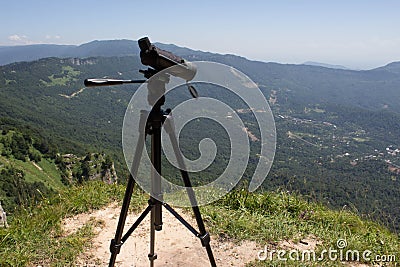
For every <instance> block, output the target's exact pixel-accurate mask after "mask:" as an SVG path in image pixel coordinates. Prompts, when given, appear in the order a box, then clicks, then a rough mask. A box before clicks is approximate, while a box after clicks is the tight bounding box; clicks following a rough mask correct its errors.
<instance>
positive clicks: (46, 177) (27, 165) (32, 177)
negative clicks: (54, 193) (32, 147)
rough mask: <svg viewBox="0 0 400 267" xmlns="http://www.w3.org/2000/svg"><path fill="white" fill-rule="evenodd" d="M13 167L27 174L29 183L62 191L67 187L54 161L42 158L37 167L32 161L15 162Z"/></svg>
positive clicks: (26, 177) (26, 178)
mask: <svg viewBox="0 0 400 267" xmlns="http://www.w3.org/2000/svg"><path fill="white" fill-rule="evenodd" d="M12 162H13V165H14V166H15V167H16V168H18V169H21V170H24V172H25V180H26V181H27V182H30V183H33V182H43V183H44V184H45V185H46V186H47V187H48V188H51V189H54V190H61V189H63V188H64V187H65V185H64V184H63V183H62V182H61V175H60V172H59V170H57V167H56V165H55V164H54V162H53V161H52V160H49V159H46V158H42V160H41V161H40V162H39V163H36V165H37V166H39V167H40V168H41V170H40V169H38V168H37V167H36V166H35V165H33V163H32V161H25V162H24V161H21V160H13V161H12Z"/></svg>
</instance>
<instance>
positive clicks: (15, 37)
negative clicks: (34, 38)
mask: <svg viewBox="0 0 400 267" xmlns="http://www.w3.org/2000/svg"><path fill="white" fill-rule="evenodd" d="M27 38H28V37H26V35H18V34H14V35H10V36H8V40H10V41H24V40H26V39H27Z"/></svg>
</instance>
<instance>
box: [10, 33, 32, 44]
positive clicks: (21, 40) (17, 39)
mask: <svg viewBox="0 0 400 267" xmlns="http://www.w3.org/2000/svg"><path fill="white" fill-rule="evenodd" d="M7 39H8V40H9V41H11V42H12V44H13V45H21V44H23V45H27V44H33V43H34V42H33V41H31V40H30V39H29V38H28V36H26V35H19V34H14V35H10V36H8V38H7Z"/></svg>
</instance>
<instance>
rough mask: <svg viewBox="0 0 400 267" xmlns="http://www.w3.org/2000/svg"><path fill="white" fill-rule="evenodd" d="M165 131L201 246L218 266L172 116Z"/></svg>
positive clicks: (166, 122) (166, 121) (168, 118)
mask: <svg viewBox="0 0 400 267" xmlns="http://www.w3.org/2000/svg"><path fill="white" fill-rule="evenodd" d="M164 126H165V130H166V132H167V133H168V136H169V139H170V141H171V144H172V147H173V149H174V153H175V157H176V160H177V162H178V166H179V169H180V172H181V175H182V179H183V183H184V185H185V187H186V193H187V194H188V197H189V200H190V204H191V206H192V209H193V213H194V215H195V218H196V222H197V226H198V227H199V231H200V236H199V238H200V240H201V244H202V246H203V247H205V248H206V251H207V255H208V258H209V260H210V264H211V266H216V263H215V259H214V255H213V252H212V250H211V246H210V234H209V233H208V232H207V231H206V228H205V226H204V222H203V219H202V217H201V213H200V209H199V207H198V204H197V200H196V196H195V193H194V191H193V188H192V183H191V182H190V179H189V174H188V172H187V171H186V168H185V162H184V161H183V156H182V154H181V151H180V150H179V145H178V140H177V137H176V134H175V129H174V125H173V119H172V116H170V115H169V116H167V118H166V120H165V122H164Z"/></svg>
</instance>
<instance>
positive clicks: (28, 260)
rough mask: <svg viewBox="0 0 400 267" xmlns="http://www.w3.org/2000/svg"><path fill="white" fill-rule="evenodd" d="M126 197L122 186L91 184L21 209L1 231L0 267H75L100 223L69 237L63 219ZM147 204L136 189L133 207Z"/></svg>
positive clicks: (86, 227)
mask: <svg viewBox="0 0 400 267" xmlns="http://www.w3.org/2000/svg"><path fill="white" fill-rule="evenodd" d="M123 194H124V187H123V186H119V185H106V184H104V183H102V182H90V183H87V184H85V185H83V186H74V187H71V188H69V189H68V190H66V191H64V192H62V193H60V194H59V195H57V196H55V197H53V198H49V199H43V200H42V202H41V203H40V204H38V205H35V206H32V207H26V208H23V207H21V208H20V209H19V210H18V212H17V213H16V214H15V215H14V217H13V218H12V220H11V221H10V222H9V224H10V227H9V228H7V229H1V228H0V266H32V265H34V266H37V265H45V266H75V260H76V257H77V255H79V254H80V252H82V251H83V249H84V248H85V247H87V246H89V243H90V240H91V238H92V236H93V228H94V226H96V224H97V223H99V222H96V221H90V222H89V223H87V224H86V225H85V226H84V227H82V228H80V229H79V230H78V231H76V232H75V233H73V234H71V235H68V236H66V235H65V234H64V233H63V230H62V228H61V222H62V219H63V218H66V217H68V216H72V215H74V214H79V213H83V212H88V211H90V210H93V209H99V208H101V207H103V206H105V205H107V204H109V203H111V202H115V201H120V200H121V199H122V197H123ZM145 203H146V201H145V196H144V195H143V194H142V193H140V191H139V190H135V191H134V196H133V197H132V204H131V206H132V207H136V208H139V207H141V206H142V205H144V204H145Z"/></svg>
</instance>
